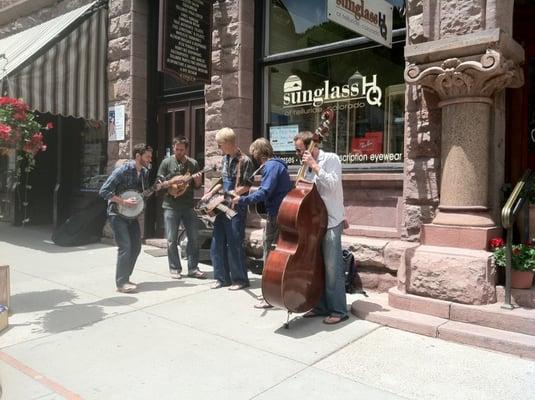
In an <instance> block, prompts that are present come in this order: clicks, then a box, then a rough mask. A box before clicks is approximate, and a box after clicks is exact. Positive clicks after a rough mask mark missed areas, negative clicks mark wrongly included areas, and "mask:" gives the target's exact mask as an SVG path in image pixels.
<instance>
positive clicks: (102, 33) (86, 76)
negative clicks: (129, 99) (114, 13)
mask: <svg viewBox="0 0 535 400" xmlns="http://www.w3.org/2000/svg"><path fill="white" fill-rule="evenodd" d="M106 5H107V2H105V1H104V2H103V1H102V0H98V1H94V2H92V3H90V4H88V5H85V6H83V7H80V8H77V9H76V10H73V11H70V12H68V13H66V14H64V15H61V16H59V17H57V18H54V19H52V20H50V21H47V22H45V23H43V24H40V25H38V26H35V27H33V28H30V29H28V30H25V31H22V32H20V33H17V34H15V35H12V36H9V37H7V38H5V39H2V40H0V57H1V55H2V54H3V55H4V57H5V60H4V64H5V66H4V68H2V71H0V79H3V80H4V81H6V82H7V85H4V90H5V89H7V94H8V96H10V97H16V98H22V99H23V100H24V101H25V102H26V103H28V104H29V106H30V108H32V109H34V110H37V111H40V112H50V113H52V114H61V115H64V116H73V117H82V118H85V119H89V120H100V121H105V120H106V118H105V116H106V110H105V108H106V98H107V93H106V87H107V74H106V69H107V61H106V60H107V57H106V56H107V43H108V39H107V26H108V21H107V18H108V16H107V7H106ZM1 61H2V60H0V64H1Z"/></svg>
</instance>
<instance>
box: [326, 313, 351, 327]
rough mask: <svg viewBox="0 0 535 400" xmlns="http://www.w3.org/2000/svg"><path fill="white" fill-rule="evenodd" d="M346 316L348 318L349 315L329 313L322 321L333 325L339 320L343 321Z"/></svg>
mask: <svg viewBox="0 0 535 400" xmlns="http://www.w3.org/2000/svg"><path fill="white" fill-rule="evenodd" d="M348 318H349V315H344V316H342V315H329V316H328V317H326V318H325V319H324V320H323V323H324V324H327V325H334V324H339V323H340V322H344V321H345V320H347V319H348Z"/></svg>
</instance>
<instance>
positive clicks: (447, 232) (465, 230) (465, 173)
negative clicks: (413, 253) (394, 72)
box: [405, 49, 522, 250]
mask: <svg viewBox="0 0 535 400" xmlns="http://www.w3.org/2000/svg"><path fill="white" fill-rule="evenodd" d="M521 76H522V75H521V73H520V72H519V69H518V65H517V64H515V63H514V62H513V61H512V60H510V59H507V58H505V57H504V56H503V55H502V54H501V53H500V52H498V51H496V50H491V49H489V50H487V51H486V53H485V54H483V55H480V56H472V57H469V58H468V59H465V60H461V59H459V58H450V59H447V60H445V61H442V62H440V63H439V64H435V65H423V66H422V65H420V66H419V65H415V64H411V65H409V66H408V67H407V69H406V72H405V79H406V81H407V82H408V83H411V84H419V85H422V86H425V87H427V88H430V89H432V90H433V91H435V92H436V93H437V94H438V95H439V98H440V102H439V107H441V109H442V129H441V153H442V156H441V164H442V170H441V183H440V204H439V206H438V213H437V215H436V217H435V218H434V220H433V223H432V224H427V225H424V227H423V232H422V242H423V243H424V244H429V245H441V246H454V247H464V248H472V249H481V250H484V249H486V247H487V243H488V239H489V238H490V237H491V236H493V235H496V234H497V224H496V222H497V221H494V220H493V219H492V217H491V215H490V213H489V201H488V197H489V169H490V168H489V140H490V137H491V135H490V133H491V130H492V129H491V111H492V104H493V99H492V97H493V96H494V94H495V93H497V92H498V91H500V90H502V89H504V88H505V87H510V86H518V85H519V84H521V83H522V79H521Z"/></svg>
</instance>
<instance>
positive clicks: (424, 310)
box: [388, 287, 452, 319]
mask: <svg viewBox="0 0 535 400" xmlns="http://www.w3.org/2000/svg"><path fill="white" fill-rule="evenodd" d="M388 304H389V305H390V306H392V307H394V308H397V309H401V310H407V311H412V312H417V313H421V314H427V315H432V316H435V317H439V318H446V319H448V318H449V317H450V304H452V302H451V301H445V300H437V299H432V298H429V297H422V296H416V295H414V294H409V293H402V292H401V291H400V290H399V289H398V288H396V287H393V288H391V289H390V290H389V291H388Z"/></svg>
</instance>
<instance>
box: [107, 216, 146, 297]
mask: <svg viewBox="0 0 535 400" xmlns="http://www.w3.org/2000/svg"><path fill="white" fill-rule="evenodd" d="M110 224H111V228H112V229H113V235H114V238H115V242H116V243H117V246H118V247H117V267H116V269H115V284H116V285H117V287H121V286H123V285H124V284H125V283H128V281H129V280H130V275H132V271H134V266H135V265H136V260H137V257H138V255H139V252H140V251H141V231H140V229H139V223H138V221H137V219H133V220H129V219H126V218H123V217H121V216H119V215H110Z"/></svg>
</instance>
